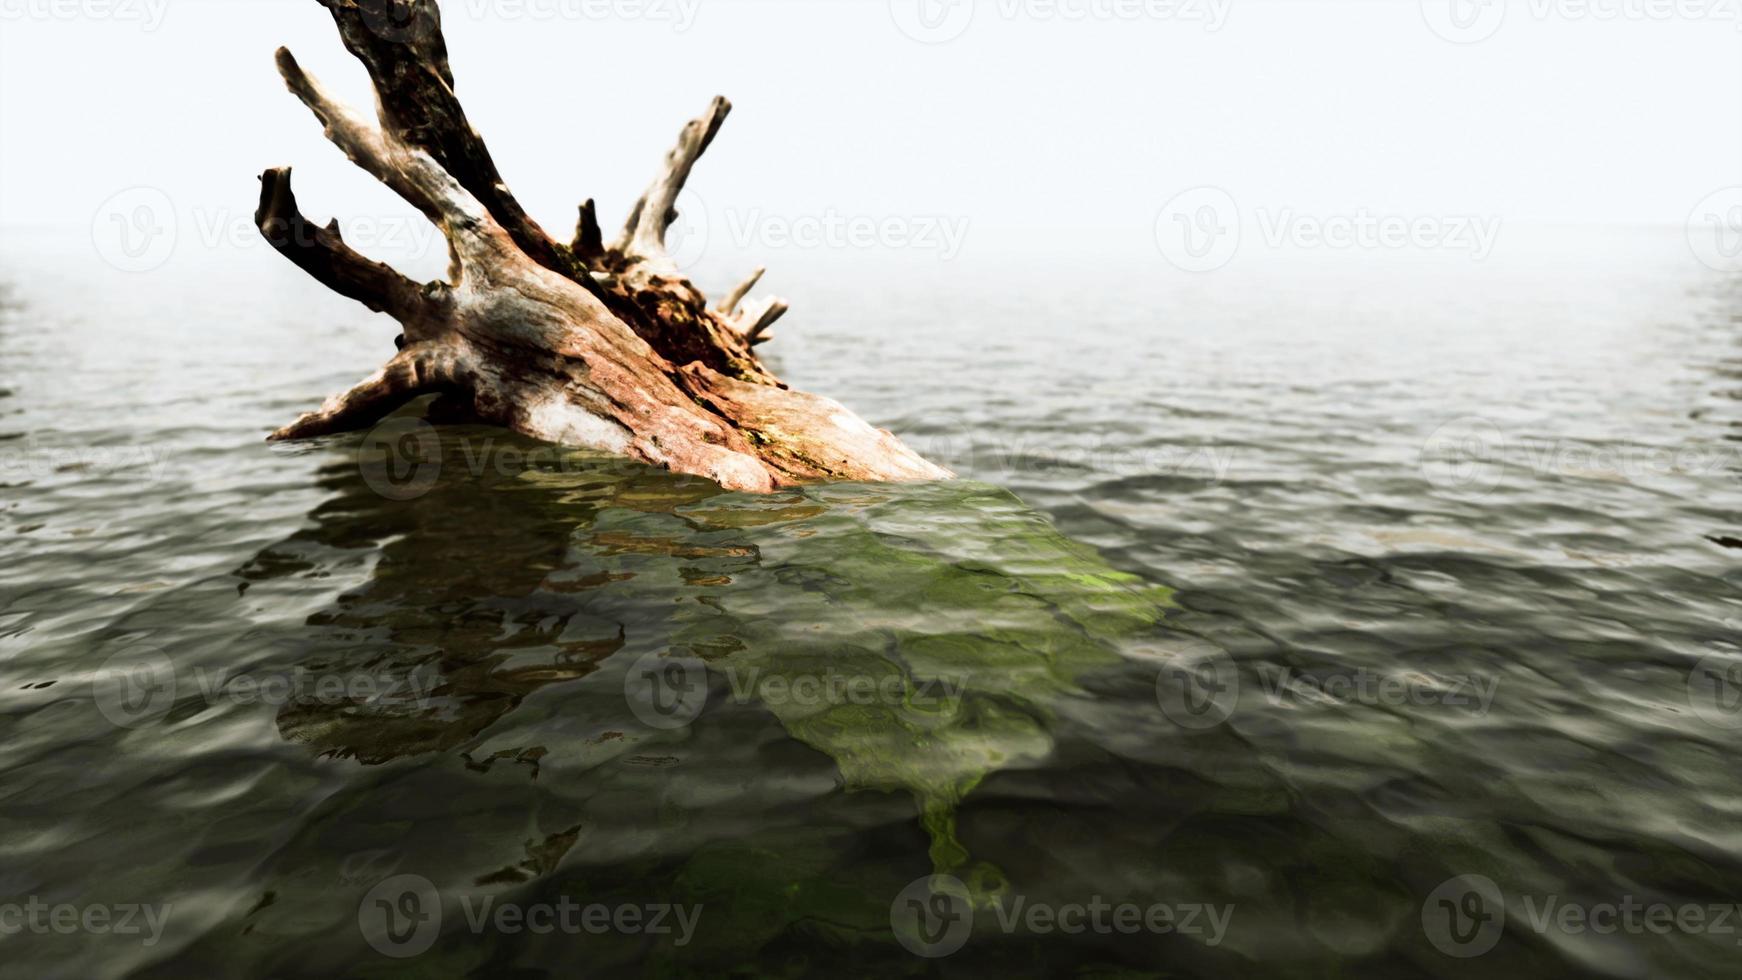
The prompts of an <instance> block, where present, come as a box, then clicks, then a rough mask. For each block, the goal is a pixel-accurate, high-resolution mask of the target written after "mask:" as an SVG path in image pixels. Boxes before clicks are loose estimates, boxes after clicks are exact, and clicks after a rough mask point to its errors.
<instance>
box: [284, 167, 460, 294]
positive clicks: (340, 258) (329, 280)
mask: <svg viewBox="0 0 1742 980" xmlns="http://www.w3.org/2000/svg"><path fill="white" fill-rule="evenodd" d="M254 224H255V226H256V227H258V228H259V229H260V234H261V235H263V236H265V238H266V241H267V242H268V243H269V244H271V246H272V247H273V248H274V249H276V250H277V251H278V253H279V254H280V255H283V256H284V257H285V258H287V259H289V260H290V261H292V262H294V263H295V264H296V266H297V268H299V269H301V270H303V271H304V272H306V273H308V274H309V275H311V276H313V277H314V278H315V279H316V280H317V281H319V282H320V283H321V284H322V285H324V286H326V287H327V288H328V289H331V290H332V291H333V292H336V293H338V294H339V295H341V296H348V297H350V298H351V299H354V300H357V301H358V302H360V303H362V304H363V305H364V306H367V307H369V308H370V309H371V310H374V311H375V312H377V313H386V314H388V315H390V316H392V317H393V318H394V319H396V320H399V321H400V322H402V323H403V322H405V321H407V320H412V319H416V318H418V317H421V316H423V315H424V314H425V307H426V305H427V302H428V301H427V300H426V299H425V298H424V291H423V288H422V287H420V286H419V285H418V284H417V283H415V282H412V281H411V280H410V279H407V278H406V277H404V276H402V275H400V274H399V273H398V272H396V271H394V270H393V269H392V268H391V267H389V266H387V265H386V264H384V263H380V262H371V261H369V260H368V259H366V258H364V257H363V256H362V255H360V254H358V253H357V252H356V251H355V250H354V249H352V248H351V247H350V246H349V245H346V244H345V242H344V240H343V239H342V238H341V237H340V235H339V227H338V222H337V221H335V222H333V223H332V224H331V225H329V226H328V227H326V228H321V227H319V226H317V225H315V224H314V223H313V222H311V221H309V220H308V219H307V218H305V217H303V216H302V213H301V212H300V211H298V210H297V206H296V194H295V193H294V192H293V191H292V190H291V189H290V168H289V167H280V168H275V169H272V170H268V171H266V172H265V173H264V174H261V175H260V208H259V210H258V211H256V212H255V213H254Z"/></svg>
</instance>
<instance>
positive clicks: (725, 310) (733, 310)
mask: <svg viewBox="0 0 1742 980" xmlns="http://www.w3.org/2000/svg"><path fill="white" fill-rule="evenodd" d="M767 274H768V267H767V266H760V265H759V266H757V267H756V271H755V272H752V273H750V277H749V278H747V279H745V280H744V281H743V282H741V283H739V284H738V287H737V288H736V289H734V290H732V291H731V292H729V293H727V294H726V298H725V299H723V300H720V305H719V306H716V307H714V309H716V310H718V311H719V312H720V315H721V316H723V317H725V318H726V319H728V320H730V319H733V318H734V317H736V316H737V315H738V304H739V303H742V302H744V297H746V296H748V295H750V290H752V289H755V288H756V284H757V283H759V282H761V281H762V277H763V276H765V275H767Z"/></svg>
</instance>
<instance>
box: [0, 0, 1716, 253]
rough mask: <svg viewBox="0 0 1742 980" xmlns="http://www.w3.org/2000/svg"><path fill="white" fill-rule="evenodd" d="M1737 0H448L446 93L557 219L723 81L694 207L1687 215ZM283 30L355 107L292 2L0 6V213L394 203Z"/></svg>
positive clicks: (619, 176) (333, 38)
mask: <svg viewBox="0 0 1742 980" xmlns="http://www.w3.org/2000/svg"><path fill="white" fill-rule="evenodd" d="M1454 4H1455V6H1454ZM1738 7H1739V2H1738V0H1711V2H1706V0H1663V2H1660V0H1589V2H1581V0H1518V2H1512V3H1503V2H1501V0H1488V2H1487V3H1484V2H1482V0H1425V3H1424V2H1418V0H1354V2H1329V0H1179V2H1164V0H1154V2H1151V0H955V2H953V3H952V2H951V0H445V2H444V3H443V9H444V18H445V28H446V32H447V36H448V40H449V47H450V53H451V60H452V63H453V67H454V71H455V73H456V75H457V77H458V83H459V90H460V94H461V96H462V98H463V99H464V102H465V105H466V108H467V110H468V112H469V113H470V114H471V117H472V119H473V121H474V123H475V124H476V125H477V127H478V128H479V129H480V130H481V131H482V132H483V134H484V136H485V138H486V139H487V140H488V142H489V144H490V146H491V148H492V150H493V151H494V153H495V155H496V157H497V162H498V164H499V166H500V168H501V170H502V172H503V173H504V175H505V176H506V178H507V180H508V182H509V184H510V185H511V186H512V187H513V189H514V190H515V192H516V194H517V195H518V196H519V197H520V199H521V201H522V202H523V203H524V204H525V205H526V206H527V207H528V209H529V210H531V211H532V212H533V214H534V215H535V216H537V217H538V218H539V220H540V221H542V222H543V223H544V224H545V225H546V226H547V227H548V228H550V229H551V230H552V231H553V232H555V233H557V234H559V235H560V236H562V237H566V235H567V233H568V231H569V229H571V228H572V226H573V221H574V213H575V212H574V208H575V205H576V204H577V203H578V202H579V201H580V200H582V199H583V198H585V197H589V196H591V197H596V198H597V199H598V200H599V202H600V208H601V212H602V214H603V215H604V216H605V218H606V221H607V224H611V223H613V222H615V221H617V220H619V219H620V216H621V215H622V214H623V212H624V211H625V210H626V208H627V206H628V205H629V203H630V202H632V201H633V200H634V198H635V196H636V194H637V193H638V192H639V190H640V188H641V187H642V185H643V184H644V183H645V182H646V181H647V179H648V178H649V177H650V176H651V175H652V173H653V171H654V167H655V164H656V162H657V160H658V158H659V156H660V154H661V153H663V152H664V150H665V149H666V148H667V147H668V146H669V145H670V143H671V140H672V137H673V136H674V135H675V133H676V132H677V129H678V127H679V126H680V125H681V124H682V123H683V121H684V120H686V119H688V118H690V117H691V116H693V115H695V114H696V113H698V112H699V111H700V110H701V109H702V108H703V107H704V106H705V105H706V103H707V100H708V98H709V97H710V96H712V95H714V94H716V93H719V94H724V95H727V96H729V97H730V98H731V99H732V100H733V101H734V103H735V104H736V107H737V111H736V112H735V113H734V115H733V117H732V119H731V120H730V121H729V122H728V123H727V125H726V128H725V130H724V131H723V133H722V135H721V137H720V139H719V141H718V142H717V143H716V144H715V147H714V149H713V150H712V151H711V152H710V153H709V155H708V157H707V158H706V159H705V160H704V161H703V163H702V164H701V166H700V168H699V169H698V171H697V174H696V176H695V178H694V180H693V181H692V185H691V186H692V188H693V189H694V190H695V191H696V192H697V193H698V194H699V195H700V196H701V198H702V199H704V200H705V201H706V202H707V203H708V206H709V207H710V208H717V207H720V206H727V207H731V208H737V209H763V210H764V211H765V212H767V213H769V214H786V215H799V214H806V215H820V214H826V213H835V214H840V215H846V216H870V217H879V216H922V215H939V216H962V217H965V218H969V219H971V220H972V222H973V224H974V228H975V234H976V238H977V240H979V241H982V242H983V241H985V240H987V239H993V240H996V241H998V242H1000V243H1002V244H1003V245H1006V246H1009V247H1012V248H1019V249H1026V250H1028V251H1044V250H1047V249H1058V248H1060V247H1070V243H1071V242H1072V241H1075V242H1078V243H1097V244H1100V245H1105V246H1109V247H1126V246H1127V245H1128V244H1131V245H1132V246H1133V247H1136V244H1135V243H1143V242H1147V240H1148V236H1149V235H1150V234H1151V229H1152V225H1153V222H1154V220H1155V216H1156V214H1157V212H1158V209H1160V208H1161V207H1162V206H1163V205H1164V204H1165V203H1166V202H1167V201H1168V200H1169V199H1170V198H1173V197H1174V196H1175V195H1176V194H1178V193H1179V192H1181V191H1183V190H1186V189H1188V188H1193V187H1198V186H1202V185H1213V186H1215V187H1218V188H1222V189H1225V190H1226V191H1227V192H1228V193H1230V194H1231V195H1233V197H1235V198H1236V199H1238V200H1239V201H1240V202H1241V204H1242V205H1243V206H1245V207H1254V206H1261V207H1265V208H1270V209H1276V210H1280V209H1291V210H1293V211H1296V212H1303V213H1320V214H1328V213H1338V214H1347V213H1354V212H1356V211H1357V210H1360V209H1366V210H1369V211H1371V212H1374V213H1377V214H1394V215H1405V216H1408V215H1450V214H1468V215H1501V216H1504V217H1505V219H1506V220H1507V221H1521V222H1530V221H1545V222H1602V223H1616V224H1621V223H1624V224H1634V223H1653V224H1678V225H1679V224H1681V223H1683V222H1684V221H1686V220H1687V219H1688V215H1689V212H1690V210H1691V209H1693V208H1694V207H1695V206H1696V204H1697V203H1698V202H1700V201H1701V200H1702V199H1703V198H1706V197H1707V196H1708V195H1710V194H1711V193H1712V192H1713V191H1715V190H1718V189H1720V188H1723V187H1728V186H1734V185H1737V184H1739V183H1742V14H1739V13H1738ZM915 34H917V35H920V37H919V38H917V39H916V37H914V36H911V35H915ZM1447 34H1450V35H1452V38H1451V39H1448V38H1447V37H1446V36H1442V35H1447ZM280 44H284V45H287V46H289V47H290V48H291V49H292V50H293V51H294V52H295V53H296V55H297V57H298V59H299V60H300V61H301V62H302V63H303V65H304V66H305V67H306V68H308V69H309V70H310V71H311V72H313V73H314V74H316V75H318V76H320V77H321V78H322V79H323V80H325V81H326V82H327V83H328V84H329V85H330V86H331V87H333V88H334V89H335V90H336V91H337V92H339V93H340V94H341V95H343V96H344V97H346V98H347V99H349V100H351V101H352V102H353V103H354V104H364V105H366V104H367V102H368V98H369V96H368V90H367V87H366V80H365V78H364V75H363V73H362V70H361V68H360V67H359V66H357V65H356V64H355V63H354V62H353V61H352V60H351V59H350V57H349V56H348V55H347V54H346V53H345V51H344V49H343V47H342V46H341V44H340V42H339V38H338V36H337V33H336V32H335V30H334V29H333V26H332V23H331V20H330V18H329V16H328V14H327V12H326V11H325V10H324V9H322V8H321V6H320V5H319V4H318V3H317V2H316V0H0V225H8V226H23V225H30V226H39V225H63V226H68V227H82V226H87V225H89V224H90V222H91V220H92V215H93V214H94V213H96V212H97V211H98V209H99V208H100V207H102V205H103V203H104V202H105V200H107V199H109V198H110V197H112V196H113V195H114V194H116V192H118V191H121V190H124V189H126V188H131V187H136V186H146V187H151V188H157V189H160V190H162V191H163V192H165V193H166V194H167V195H168V196H169V197H170V198H171V199H173V200H174V201H175V202H176V203H177V206H178V208H180V209H182V210H184V211H196V210H197V211H201V212H203V213H206V214H220V215H222V214H229V213H234V214H236V215H246V214H248V213H250V212H251V211H252V209H253V206H254V200H255V195H256V187H257V185H256V182H255V176H256V175H257V174H258V173H259V172H260V171H261V170H263V169H265V168H267V167H270V166H279V165H292V166H294V167H295V168H296V171H297V192H298V196H299V198H300V200H301V202H302V205H303V210H304V211H305V212H307V213H308V214H309V215H310V216H312V217H318V218H320V219H322V220H324V219H325V218H326V217H328V216H331V215H338V216H341V217H347V218H354V217H355V216H358V215H388V214H402V213H409V209H408V208H405V207H404V206H403V205H401V204H400V203H399V202H397V200H396V199H394V198H393V197H392V196H391V194H389V193H388V192H387V191H386V190H384V189H383V188H381V187H379V186H378V185H376V184H375V183H374V181H372V180H371V179H370V178H369V177H368V176H367V175H365V174H363V173H362V172H361V171H359V170H357V169H356V168H354V167H352V166H351V165H350V164H349V163H348V162H347V161H346V160H344V158H343V157H342V156H340V155H339V153H338V152H337V151H336V150H334V149H333V148H332V147H330V146H329V145H328V144H327V143H326V142H325V141H324V140H323V139H322V137H321V135H320V130H319V126H318V125H317V124H316V122H315V121H314V119H313V118H312V117H311V116H310V115H309V114H308V112H307V111H306V110H304V109H303V108H302V106H301V105H300V104H298V103H297V101H296V100H295V99H294V98H293V97H291V96H290V95H289V94H288V93H287V92H286V91H285V90H284V88H283V85H282V84H281V82H280V80H279V78H278V76H277V73H276V71H275V70H274V67H273V64H272V52H273V50H274V49H275V48H276V47H277V46H278V45H280Z"/></svg>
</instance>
